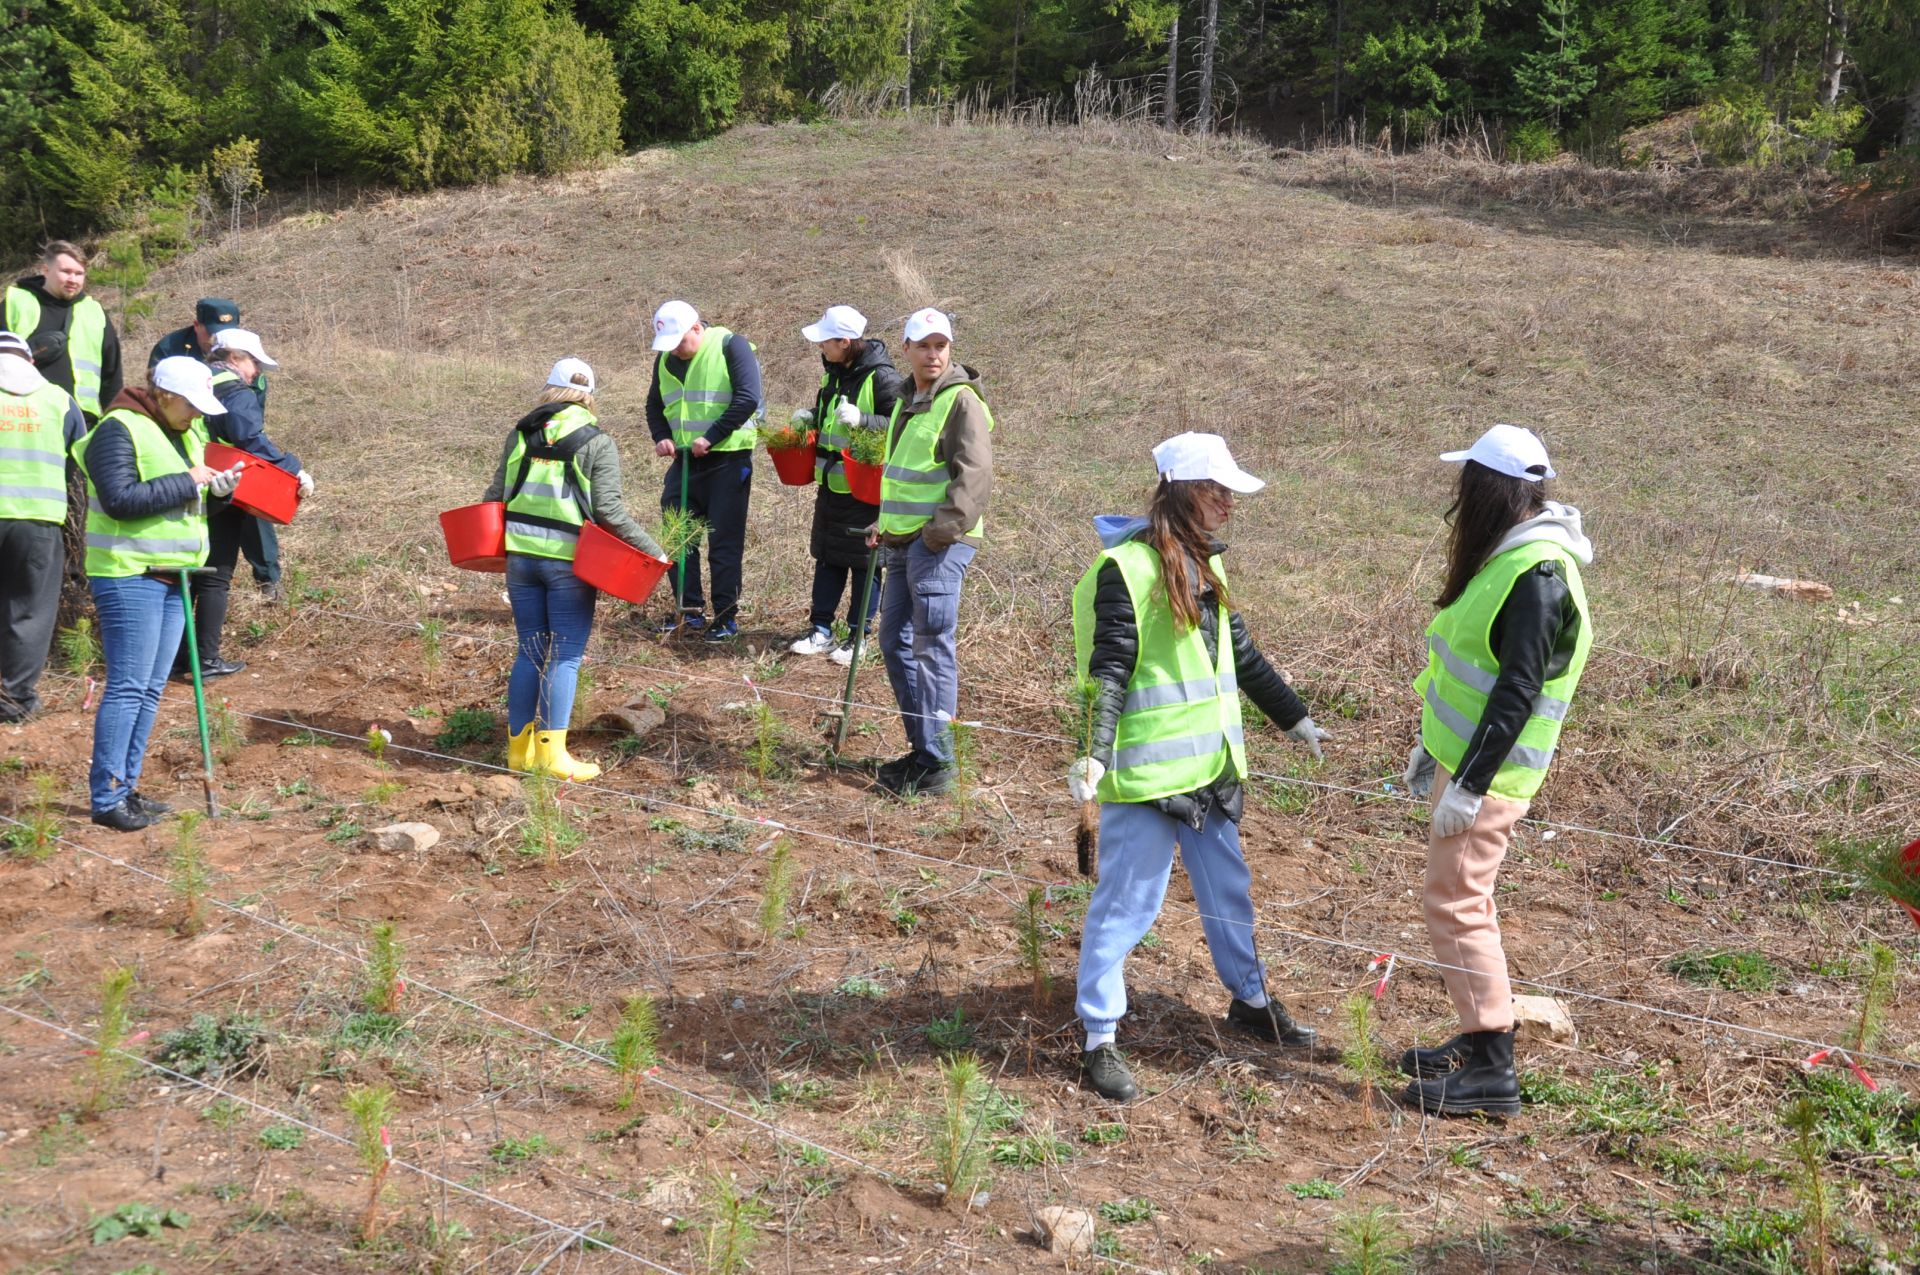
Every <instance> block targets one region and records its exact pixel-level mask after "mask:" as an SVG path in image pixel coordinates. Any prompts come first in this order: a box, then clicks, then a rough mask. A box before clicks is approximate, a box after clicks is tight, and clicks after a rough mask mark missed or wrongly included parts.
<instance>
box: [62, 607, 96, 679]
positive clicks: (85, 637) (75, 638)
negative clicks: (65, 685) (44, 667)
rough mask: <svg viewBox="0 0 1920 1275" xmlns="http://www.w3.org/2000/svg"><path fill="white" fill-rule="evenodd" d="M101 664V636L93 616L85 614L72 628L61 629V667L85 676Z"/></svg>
mask: <svg viewBox="0 0 1920 1275" xmlns="http://www.w3.org/2000/svg"><path fill="white" fill-rule="evenodd" d="M99 666H100V636H99V635H98V634H97V633H95V632H94V631H93V617H91V616H86V615H83V616H81V617H80V618H79V619H77V620H75V621H74V622H73V627H72V628H67V629H61V630H60V667H61V668H62V669H63V670H65V671H66V672H68V673H70V674H72V675H73V676H74V677H85V676H87V675H88V674H89V673H91V672H93V670H94V669H96V668H98V667H99Z"/></svg>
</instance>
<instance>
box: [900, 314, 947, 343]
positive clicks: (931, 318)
mask: <svg viewBox="0 0 1920 1275" xmlns="http://www.w3.org/2000/svg"><path fill="white" fill-rule="evenodd" d="M936 332H938V333H939V334H940V335H941V336H943V337H945V338H947V340H949V341H951V340H953V321H952V320H951V319H949V318H947V316H946V315H944V314H942V313H941V312H940V311H938V310H936V309H934V308H933V307H932V306H928V307H927V308H926V309H924V310H915V311H914V312H913V313H912V314H910V315H908V316H907V340H909V341H924V340H926V339H927V338H928V337H930V336H932V335H933V334H934V333H936Z"/></svg>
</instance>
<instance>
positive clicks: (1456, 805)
mask: <svg viewBox="0 0 1920 1275" xmlns="http://www.w3.org/2000/svg"><path fill="white" fill-rule="evenodd" d="M1479 817H1480V798H1478V797H1476V796H1474V794H1472V793H1470V792H1468V791H1467V790H1466V789H1465V788H1462V787H1461V786H1460V785H1459V784H1448V785H1447V790H1446V791H1445V792H1443V793H1441V794H1440V800H1439V801H1438V802H1436V803H1434V807H1433V835H1434V836H1436V837H1457V836H1459V835H1460V834H1461V833H1463V832H1465V831H1466V830H1467V829H1469V828H1471V827H1473V821H1474V820H1476V819H1478V818H1479Z"/></svg>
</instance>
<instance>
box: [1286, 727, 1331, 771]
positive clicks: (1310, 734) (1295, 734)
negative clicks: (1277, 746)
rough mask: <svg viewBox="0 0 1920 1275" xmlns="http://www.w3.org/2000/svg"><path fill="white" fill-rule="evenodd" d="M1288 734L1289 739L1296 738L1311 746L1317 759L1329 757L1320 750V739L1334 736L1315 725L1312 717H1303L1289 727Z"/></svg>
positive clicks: (1323, 759)
mask: <svg viewBox="0 0 1920 1275" xmlns="http://www.w3.org/2000/svg"><path fill="white" fill-rule="evenodd" d="M1286 736H1287V738H1288V739H1291V740H1296V741H1298V742H1300V743H1302V744H1305V745H1306V746H1307V747H1308V748H1311V749H1312V750H1313V759H1314V760H1315V761H1325V760H1326V759H1327V757H1326V754H1325V753H1323V752H1321V751H1320V741H1321V740H1323V739H1332V738H1333V736H1331V735H1329V734H1327V732H1325V731H1323V730H1321V729H1320V728H1319V727H1318V726H1316V725H1314V722H1313V719H1312V718H1311V717H1303V718H1301V719H1300V720H1299V721H1297V722H1295V723H1294V724H1293V725H1291V726H1289V727H1287V729H1286Z"/></svg>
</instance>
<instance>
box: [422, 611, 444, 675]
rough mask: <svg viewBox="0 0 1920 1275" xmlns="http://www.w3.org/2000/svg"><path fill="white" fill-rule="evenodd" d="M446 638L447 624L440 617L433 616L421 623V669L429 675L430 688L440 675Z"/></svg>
mask: <svg viewBox="0 0 1920 1275" xmlns="http://www.w3.org/2000/svg"><path fill="white" fill-rule="evenodd" d="M446 636H447V622H446V621H445V620H443V619H441V618H440V617H439V616H437V615H431V616H428V617H427V618H426V619H424V620H422V621H420V668H421V671H422V672H424V673H425V674H426V675H427V684H428V685H429V686H431V685H432V684H433V682H434V679H436V678H437V677H439V675H440V661H441V657H442V654H443V646H442V644H443V642H444V640H445V638H446Z"/></svg>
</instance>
